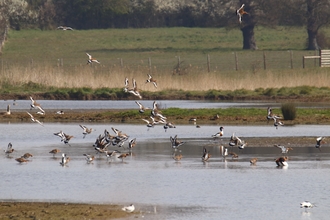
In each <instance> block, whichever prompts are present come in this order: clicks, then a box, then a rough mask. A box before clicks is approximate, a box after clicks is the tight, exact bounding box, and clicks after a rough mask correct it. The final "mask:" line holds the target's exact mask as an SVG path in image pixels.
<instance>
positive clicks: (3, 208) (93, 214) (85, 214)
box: [0, 202, 134, 219]
mask: <svg viewBox="0 0 330 220" xmlns="http://www.w3.org/2000/svg"><path fill="white" fill-rule="evenodd" d="M130 216H134V213H126V212H124V211H122V210H121V207H119V206H117V205H98V204H72V203H46V202H2V203H1V204H0V219H118V218H128V217H130Z"/></svg>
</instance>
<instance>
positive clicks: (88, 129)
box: [79, 125, 93, 138]
mask: <svg viewBox="0 0 330 220" xmlns="http://www.w3.org/2000/svg"><path fill="white" fill-rule="evenodd" d="M79 126H80V127H81V128H82V129H83V135H84V137H83V138H85V137H86V135H88V134H90V133H92V131H93V128H87V127H86V126H85V125H79Z"/></svg>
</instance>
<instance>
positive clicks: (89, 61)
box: [86, 53, 100, 64]
mask: <svg viewBox="0 0 330 220" xmlns="http://www.w3.org/2000/svg"><path fill="white" fill-rule="evenodd" d="M86 54H87V56H88V60H87V64H90V63H93V62H94V63H98V64H100V62H99V61H98V60H97V59H95V58H93V57H92V55H90V54H89V53H86Z"/></svg>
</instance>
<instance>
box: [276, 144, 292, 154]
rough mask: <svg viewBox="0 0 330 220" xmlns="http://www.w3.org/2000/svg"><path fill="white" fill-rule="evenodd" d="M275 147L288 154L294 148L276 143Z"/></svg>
mask: <svg viewBox="0 0 330 220" xmlns="http://www.w3.org/2000/svg"><path fill="white" fill-rule="evenodd" d="M274 147H277V148H279V149H281V151H282V154H286V153H288V152H289V151H290V150H293V149H292V148H291V147H284V146H281V145H278V144H275V145H274Z"/></svg>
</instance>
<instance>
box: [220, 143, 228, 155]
mask: <svg viewBox="0 0 330 220" xmlns="http://www.w3.org/2000/svg"><path fill="white" fill-rule="evenodd" d="M220 152H221V156H223V157H226V156H228V149H227V148H226V147H224V146H220Z"/></svg>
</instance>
